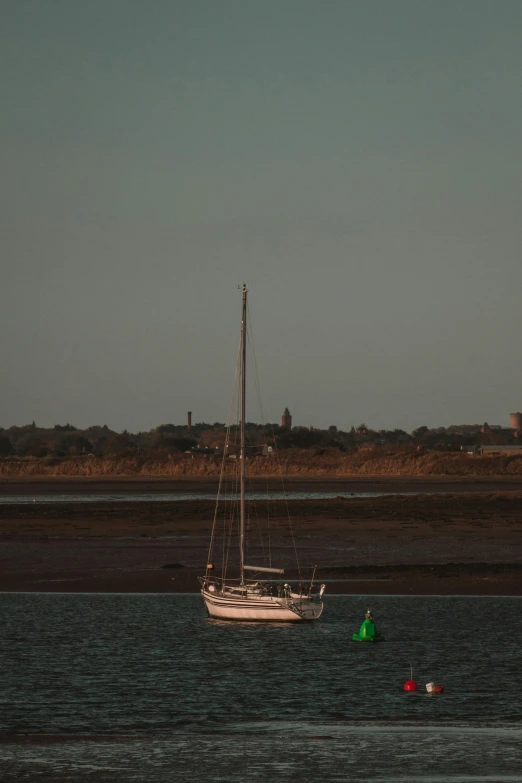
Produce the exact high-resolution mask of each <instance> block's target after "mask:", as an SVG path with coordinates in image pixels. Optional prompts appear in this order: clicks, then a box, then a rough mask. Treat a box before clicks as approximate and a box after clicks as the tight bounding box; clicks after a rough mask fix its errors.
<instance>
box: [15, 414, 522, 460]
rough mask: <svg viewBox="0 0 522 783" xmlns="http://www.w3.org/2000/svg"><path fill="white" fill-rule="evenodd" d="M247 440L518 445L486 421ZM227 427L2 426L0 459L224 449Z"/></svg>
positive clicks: (255, 431) (306, 430)
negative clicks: (118, 429) (131, 429)
mask: <svg viewBox="0 0 522 783" xmlns="http://www.w3.org/2000/svg"><path fill="white" fill-rule="evenodd" d="M245 431H246V442H247V445H248V446H249V447H251V448H252V449H254V450H255V449H256V448H258V449H259V452H260V453H261V451H262V448H263V447H264V446H265V445H271V446H274V445H275V446H277V448H279V449H291V448H299V449H317V448H336V449H339V450H341V451H353V450H358V449H360V448H369V447H371V448H394V449H397V448H412V447H414V448H426V449H437V450H442V451H456V450H460V449H461V447H463V446H465V447H466V446H473V445H475V446H477V445H480V444H485V445H490V444H509V443H516V442H517V440H516V439H515V435H514V433H513V431H512V430H507V429H502V428H500V427H489V426H487V425H483V426H481V425H479V424H477V425H470V424H466V425H452V426H451V427H437V428H434V429H430V428H429V427H427V426H422V427H418V428H417V429H415V430H413V432H411V433H407V432H405V431H404V430H401V429H393V430H374V429H372V428H371V427H368V426H367V425H366V424H364V423H363V424H360V425H359V426H357V427H351V428H350V429H349V430H347V431H343V430H340V429H338V428H337V427H336V426H334V425H332V426H330V427H328V428H327V429H316V428H314V427H292V429H285V428H284V427H281V426H280V425H278V424H257V423H254V422H249V423H247V424H246V425H245ZM225 437H226V428H225V425H224V424H223V423H222V422H214V423H213V424H208V423H206V422H200V423H197V424H194V425H192V427H191V429H190V431H189V430H188V428H187V426H186V425H180V424H161V425H160V426H159V427H156V428H155V429H152V430H150V431H149V432H137V433H131V432H128V431H127V430H124V431H123V432H115V431H114V430H111V429H109V427H108V426H107V425H106V424H104V425H95V426H92V427H87V428H86V429H78V428H77V427H75V426H73V425H72V424H69V423H66V424H56V425H55V426H54V427H51V428H44V427H38V426H37V424H36V423H35V422H34V421H33V422H32V423H31V424H25V425H23V426H20V427H17V426H14V427H9V428H6V429H4V428H1V427H0V457H2V458H8V457H11V458H13V457H33V458H46V457H49V458H64V457H92V456H95V457H143V458H152V459H161V458H166V459H167V458H169V455H170V456H172V455H175V454H182V453H184V452H193V453H194V452H196V453H197V452H205V453H210V452H214V453H219V452H220V451H221V452H222V450H223V447H224V443H225ZM238 437H239V433H238V429H237V427H232V431H231V439H230V440H231V447H232V448H234V444H236V445H237V442H238Z"/></svg>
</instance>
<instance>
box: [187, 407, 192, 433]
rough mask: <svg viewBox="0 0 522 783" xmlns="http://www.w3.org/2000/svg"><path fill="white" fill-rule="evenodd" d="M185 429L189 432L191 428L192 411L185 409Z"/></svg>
mask: <svg viewBox="0 0 522 783" xmlns="http://www.w3.org/2000/svg"><path fill="white" fill-rule="evenodd" d="M187 429H188V431H189V432H190V431H191V429H192V411H187Z"/></svg>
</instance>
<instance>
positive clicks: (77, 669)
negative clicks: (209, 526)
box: [0, 594, 522, 783]
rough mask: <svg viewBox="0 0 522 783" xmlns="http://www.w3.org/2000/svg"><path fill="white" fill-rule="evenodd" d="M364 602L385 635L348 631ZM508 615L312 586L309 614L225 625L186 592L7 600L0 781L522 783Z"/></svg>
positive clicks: (0, 623) (481, 606)
mask: <svg viewBox="0 0 522 783" xmlns="http://www.w3.org/2000/svg"><path fill="white" fill-rule="evenodd" d="M368 605H370V606H371V608H372V610H373V612H374V617H375V619H376V624H377V626H378V628H379V630H380V631H381V632H382V633H383V634H384V636H385V637H386V640H387V641H386V642H385V643H383V644H378V645H358V644H355V643H353V642H351V635H352V633H353V632H354V631H356V630H358V628H359V625H360V623H361V621H362V619H363V617H364V611H365V609H366V608H367V606H368ZM521 609H522V599H520V598H484V597H481V598H461V597H410V596H408V597H402V596H392V597H390V596H387V597H384V596H382V597H381V596H373V597H372V598H371V599H368V598H365V597H354V596H330V597H328V596H326V601H325V612H324V615H323V617H322V618H321V620H320V621H318V622H316V623H312V624H302V625H301V624H299V625H278V624H266V625H264V624H246V623H238V624H226V623H222V622H219V621H214V620H211V619H209V618H207V617H206V616H205V613H204V610H203V606H202V603H201V599H200V597H199V596H198V595H100V594H96V595H82V594H68V595H65V594H50V595H49V594H48V595H43V594H4V595H2V596H0V634H1V636H0V651H1V658H0V779H1V780H2V781H6V782H7V783H9V782H10V781H14V780H27V781H33V780H40V779H41V780H45V781H79V782H80V783H83V781H87V780H88V781H96V783H99V782H100V781H103V782H105V781H120V780H121V781H129V783H130V782H131V781H133V782H134V781H136V782H139V783H146V782H148V781H157V783H163V781H182V782H184V781H194V780H200V779H207V780H210V781H232V783H236V782H239V781H253V782H254V783H258V781H259V782H261V781H263V783H264V782H265V781H267V782H270V781H272V780H274V781H276V780H277V781H278V782H279V783H286V781H301V783H308V781H310V782H311V781H314V783H319V782H321V783H325V782H326V781H328V782H330V781H331V782H332V783H334V782H337V781H339V782H340V781H357V780H372V781H424V782H426V783H428V782H429V783H431V782H435V781H511V780H513V781H522V726H521V718H522V688H521V682H522V681H521V675H520V651H521V645H522V626H521V623H520V611H521ZM410 663H412V664H413V667H414V677H415V679H416V680H417V681H418V682H419V692H418V693H416V694H415V693H414V694H407V693H405V692H404V691H403V690H402V686H403V683H404V682H405V680H407V679H409V666H410ZM430 680H433V681H435V682H437V683H443V684H444V685H445V689H446V690H445V693H444V694H443V695H428V694H427V693H426V689H425V683H427V682H429V681H430Z"/></svg>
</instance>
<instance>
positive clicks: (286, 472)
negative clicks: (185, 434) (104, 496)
mask: <svg viewBox="0 0 522 783" xmlns="http://www.w3.org/2000/svg"><path fill="white" fill-rule="evenodd" d="M221 464H222V461H221V459H220V458H217V457H212V456H211V457H208V456H200V455H192V454H179V455H172V454H171V455H168V457H166V458H165V459H150V458H140V457H121V458H118V457H114V458H111V457H93V456H85V457H83V456H82V457H73V458H42V459H38V458H34V457H33V458H27V457H26V458H13V457H9V458H6V459H2V460H0V476H1V477H26V476H49V477H53V476H54V477H59V476H64V477H65V476H71V477H74V476H91V477H95V476H172V477H191V476H194V477H204V476H209V477H213V476H218V475H219V472H220V470H221ZM225 468H226V472H227V473H229V474H232V473H234V472H235V470H236V465H235V463H234V461H233V460H229V461H227V462H226V463H225ZM248 473H249V475H250V476H275V475H283V476H308V477H321V476H332V477H334V476H337V477H343V476H522V455H514V456H510V455H508V456H478V455H469V454H465V453H461V452H453V453H452V452H440V451H427V450H424V449H420V450H417V449H408V450H406V449H398V450H397V451H390V450H383V449H368V450H365V449H360V450H359V451H357V452H355V453H345V452H342V451H339V450H338V449H317V450H313V449H287V450H284V451H282V452H280V453H279V457H275V456H269V457H263V456H256V457H252V458H250V459H249V460H248Z"/></svg>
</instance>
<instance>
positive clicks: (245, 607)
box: [199, 285, 325, 622]
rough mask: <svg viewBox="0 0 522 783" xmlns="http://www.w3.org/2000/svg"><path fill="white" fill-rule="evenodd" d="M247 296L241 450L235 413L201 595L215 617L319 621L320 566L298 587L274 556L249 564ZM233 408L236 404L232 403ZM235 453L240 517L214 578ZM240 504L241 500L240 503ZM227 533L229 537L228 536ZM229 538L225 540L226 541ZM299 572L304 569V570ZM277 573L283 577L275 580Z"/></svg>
mask: <svg viewBox="0 0 522 783" xmlns="http://www.w3.org/2000/svg"><path fill="white" fill-rule="evenodd" d="M247 294H248V289H247V287H246V285H243V287H242V315H241V340H240V346H239V357H238V370H239V372H238V373H237V375H238V376H239V384H238V385H239V426H238V428H237V433H238V434H239V454H238V455H230V454H229V451H228V448H229V438H230V431H231V425H230V417H229V423H228V427H227V439H226V442H225V446H224V450H223V462H222V468H221V477H220V481H219V488H218V495H217V499H216V510H215V513H214V523H213V526H212V535H211V540H210V547H209V556H208V559H207V567H206V570H205V575H204V576H200V577H199V581H200V583H201V595H202V597H203V601H204V604H205V607H206V609H207V612H208V614H209V615H210V617H213V618H219V619H220V620H242V621H243V622H245V621H246V622H255V621H260V622H303V621H310V620H317V618H319V617H320V616H321V614H322V612H323V600H322V598H323V593H324V589H325V586H324V584H323V585H320V587H319V589H318V590H317V592H316V593H314V592H313V582H314V575H315V569H314V572H313V575H312V577H311V579H310V580H309V581H308V582H305V581H303V580H302V579H299V585H298V587H296V589H293V588H292V586H291V585H290V584H288V582H285V580H284V579H283V578H282V577H284V569H283V568H274V567H272V564H271V558H270V560H269V564H268V565H255V564H254V565H251V564H248V563H246V562H245V550H246V546H245V545H246V540H245V539H246V526H245V521H246V507H247V497H246V491H245V485H246V476H247V471H246V462H247V458H246V448H245V410H246V399H245V397H246V381H245V378H246V375H245V371H246V353H247V351H246V348H247ZM231 408H232V406H231ZM231 456H236V457H238V458H236V460H235V464H236V466H237V473H238V476H237V478H238V484H239V519H238V524H237V533H236V531H235V525H234V524H233V521H232V518H231V517H230V518H225V524H224V531H223V535H224V538H225V537H226V538H227V539H228V541H227V543H226V545H225V543H224V545H223V548H222V555H221V560H222V562H221V576H215V575H214V573H215V570H216V569H215V568H214V564H213V562H212V559H213V555H214V552H216V554H219V552H218V551H217V550H218V547H217V538H218V536H217V525H218V508H219V501H220V494H221V490H222V486H223V477H224V475H225V470H226V462H227V459H230V457H231ZM235 505H236V506H237V503H236V504H235ZM225 534H226V535H225ZM236 535H237V543H238V550H239V552H238V554H239V557H238V560H239V562H238V563H236V564H235V566H234V565H232V566H231V568H229V565H230V564H229V560H230V552H231V547H230V544H231V538H232V537H233V536H236ZM223 540H224V539H223ZM234 569H235V573H237V572H238V576H236V577H235V578H230V577H229V573H230V571H232V573H234ZM299 573H300V569H299ZM276 577H278V578H276Z"/></svg>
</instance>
